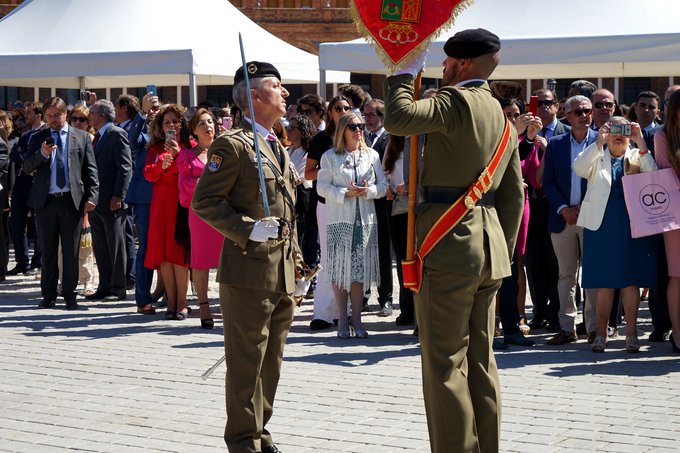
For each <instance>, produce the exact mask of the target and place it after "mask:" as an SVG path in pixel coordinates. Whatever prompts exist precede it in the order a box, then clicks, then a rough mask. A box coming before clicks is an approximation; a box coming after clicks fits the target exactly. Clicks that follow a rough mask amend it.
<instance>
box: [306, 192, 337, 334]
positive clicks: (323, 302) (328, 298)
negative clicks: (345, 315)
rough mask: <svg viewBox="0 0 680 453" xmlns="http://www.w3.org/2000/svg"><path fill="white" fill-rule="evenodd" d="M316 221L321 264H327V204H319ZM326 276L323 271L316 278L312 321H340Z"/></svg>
mask: <svg viewBox="0 0 680 453" xmlns="http://www.w3.org/2000/svg"><path fill="white" fill-rule="evenodd" d="M316 221H317V224H318V225H319V252H320V253H319V262H320V263H325V262H326V261H325V260H326V253H328V244H326V203H318V204H317V206H316ZM325 274H326V271H325V270H323V269H322V270H321V271H319V273H318V274H317V277H316V289H315V290H314V311H313V313H312V319H321V320H323V321H326V322H333V320H334V319H338V308H337V305H336V304H335V299H334V297H335V296H334V295H333V286H332V285H331V283H330V281H329V280H327V279H326V278H325V277H326V275H325Z"/></svg>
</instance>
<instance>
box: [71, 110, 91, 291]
mask: <svg viewBox="0 0 680 453" xmlns="http://www.w3.org/2000/svg"><path fill="white" fill-rule="evenodd" d="M89 115H90V109H88V108H87V107H86V106H85V105H82V104H80V105H77V106H75V107H74V108H73V110H71V116H70V117H69V124H70V125H71V126H72V127H75V128H76V129H80V130H81V131H85V132H87V133H88V134H90V140H94V134H93V132H95V131H94V129H93V128H92V126H90V120H89ZM89 227H90V220H89V219H88V217H87V213H85V215H84V216H83V229H85V228H89ZM78 260H79V265H80V267H79V269H78V283H79V284H81V285H83V292H82V294H83V296H89V295H91V294H94V292H95V290H96V289H97V284H96V283H95V281H94V249H93V248H92V247H91V246H90V247H82V246H81V247H80V251H79V254H78Z"/></svg>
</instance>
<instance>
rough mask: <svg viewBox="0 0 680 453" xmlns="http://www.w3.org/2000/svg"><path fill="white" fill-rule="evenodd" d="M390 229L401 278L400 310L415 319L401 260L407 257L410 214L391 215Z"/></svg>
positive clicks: (398, 272)
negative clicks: (405, 285) (405, 284)
mask: <svg viewBox="0 0 680 453" xmlns="http://www.w3.org/2000/svg"><path fill="white" fill-rule="evenodd" d="M388 203H389V207H388V212H391V211H392V209H391V207H392V202H391V201H389V202H388ZM387 226H388V227H389V229H390V240H391V242H392V249H393V250H394V256H395V258H396V259H397V277H398V278H399V310H400V311H401V315H402V316H404V317H406V318H413V319H415V311H414V307H413V291H411V290H410V289H408V288H405V287H404V274H403V272H402V269H401V261H402V260H404V259H406V233H407V229H408V214H406V213H404V214H398V215H390V216H389V217H388V219H387Z"/></svg>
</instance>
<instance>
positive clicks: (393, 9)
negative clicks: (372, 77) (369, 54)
mask: <svg viewBox="0 0 680 453" xmlns="http://www.w3.org/2000/svg"><path fill="white" fill-rule="evenodd" d="M473 1H474V0H354V1H353V2H352V7H351V13H352V19H353V20H354V24H355V25H356V26H357V29H358V30H359V33H360V34H361V36H363V37H364V38H366V39H367V40H368V41H369V42H371V43H372V44H373V45H374V47H375V48H376V50H377V53H378V55H379V56H380V58H381V60H382V61H383V63H385V65H386V66H389V67H391V68H392V69H397V68H398V67H399V66H401V64H402V63H405V62H407V61H409V59H410V58H409V56H415V55H417V54H418V52H419V51H420V50H422V49H424V48H426V47H428V46H429V45H430V42H431V41H432V40H433V39H436V38H437V36H438V35H439V34H440V33H441V32H442V31H445V30H447V29H448V28H449V27H450V26H451V25H453V22H454V20H455V19H456V17H457V16H458V14H459V13H460V12H461V11H462V10H464V9H465V8H466V7H467V6H469V5H471V4H472V3H473Z"/></svg>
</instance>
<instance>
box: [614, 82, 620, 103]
mask: <svg viewBox="0 0 680 453" xmlns="http://www.w3.org/2000/svg"><path fill="white" fill-rule="evenodd" d="M619 88H620V87H619V78H618V77H614V99H620V98H619V91H620V90H619Z"/></svg>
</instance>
